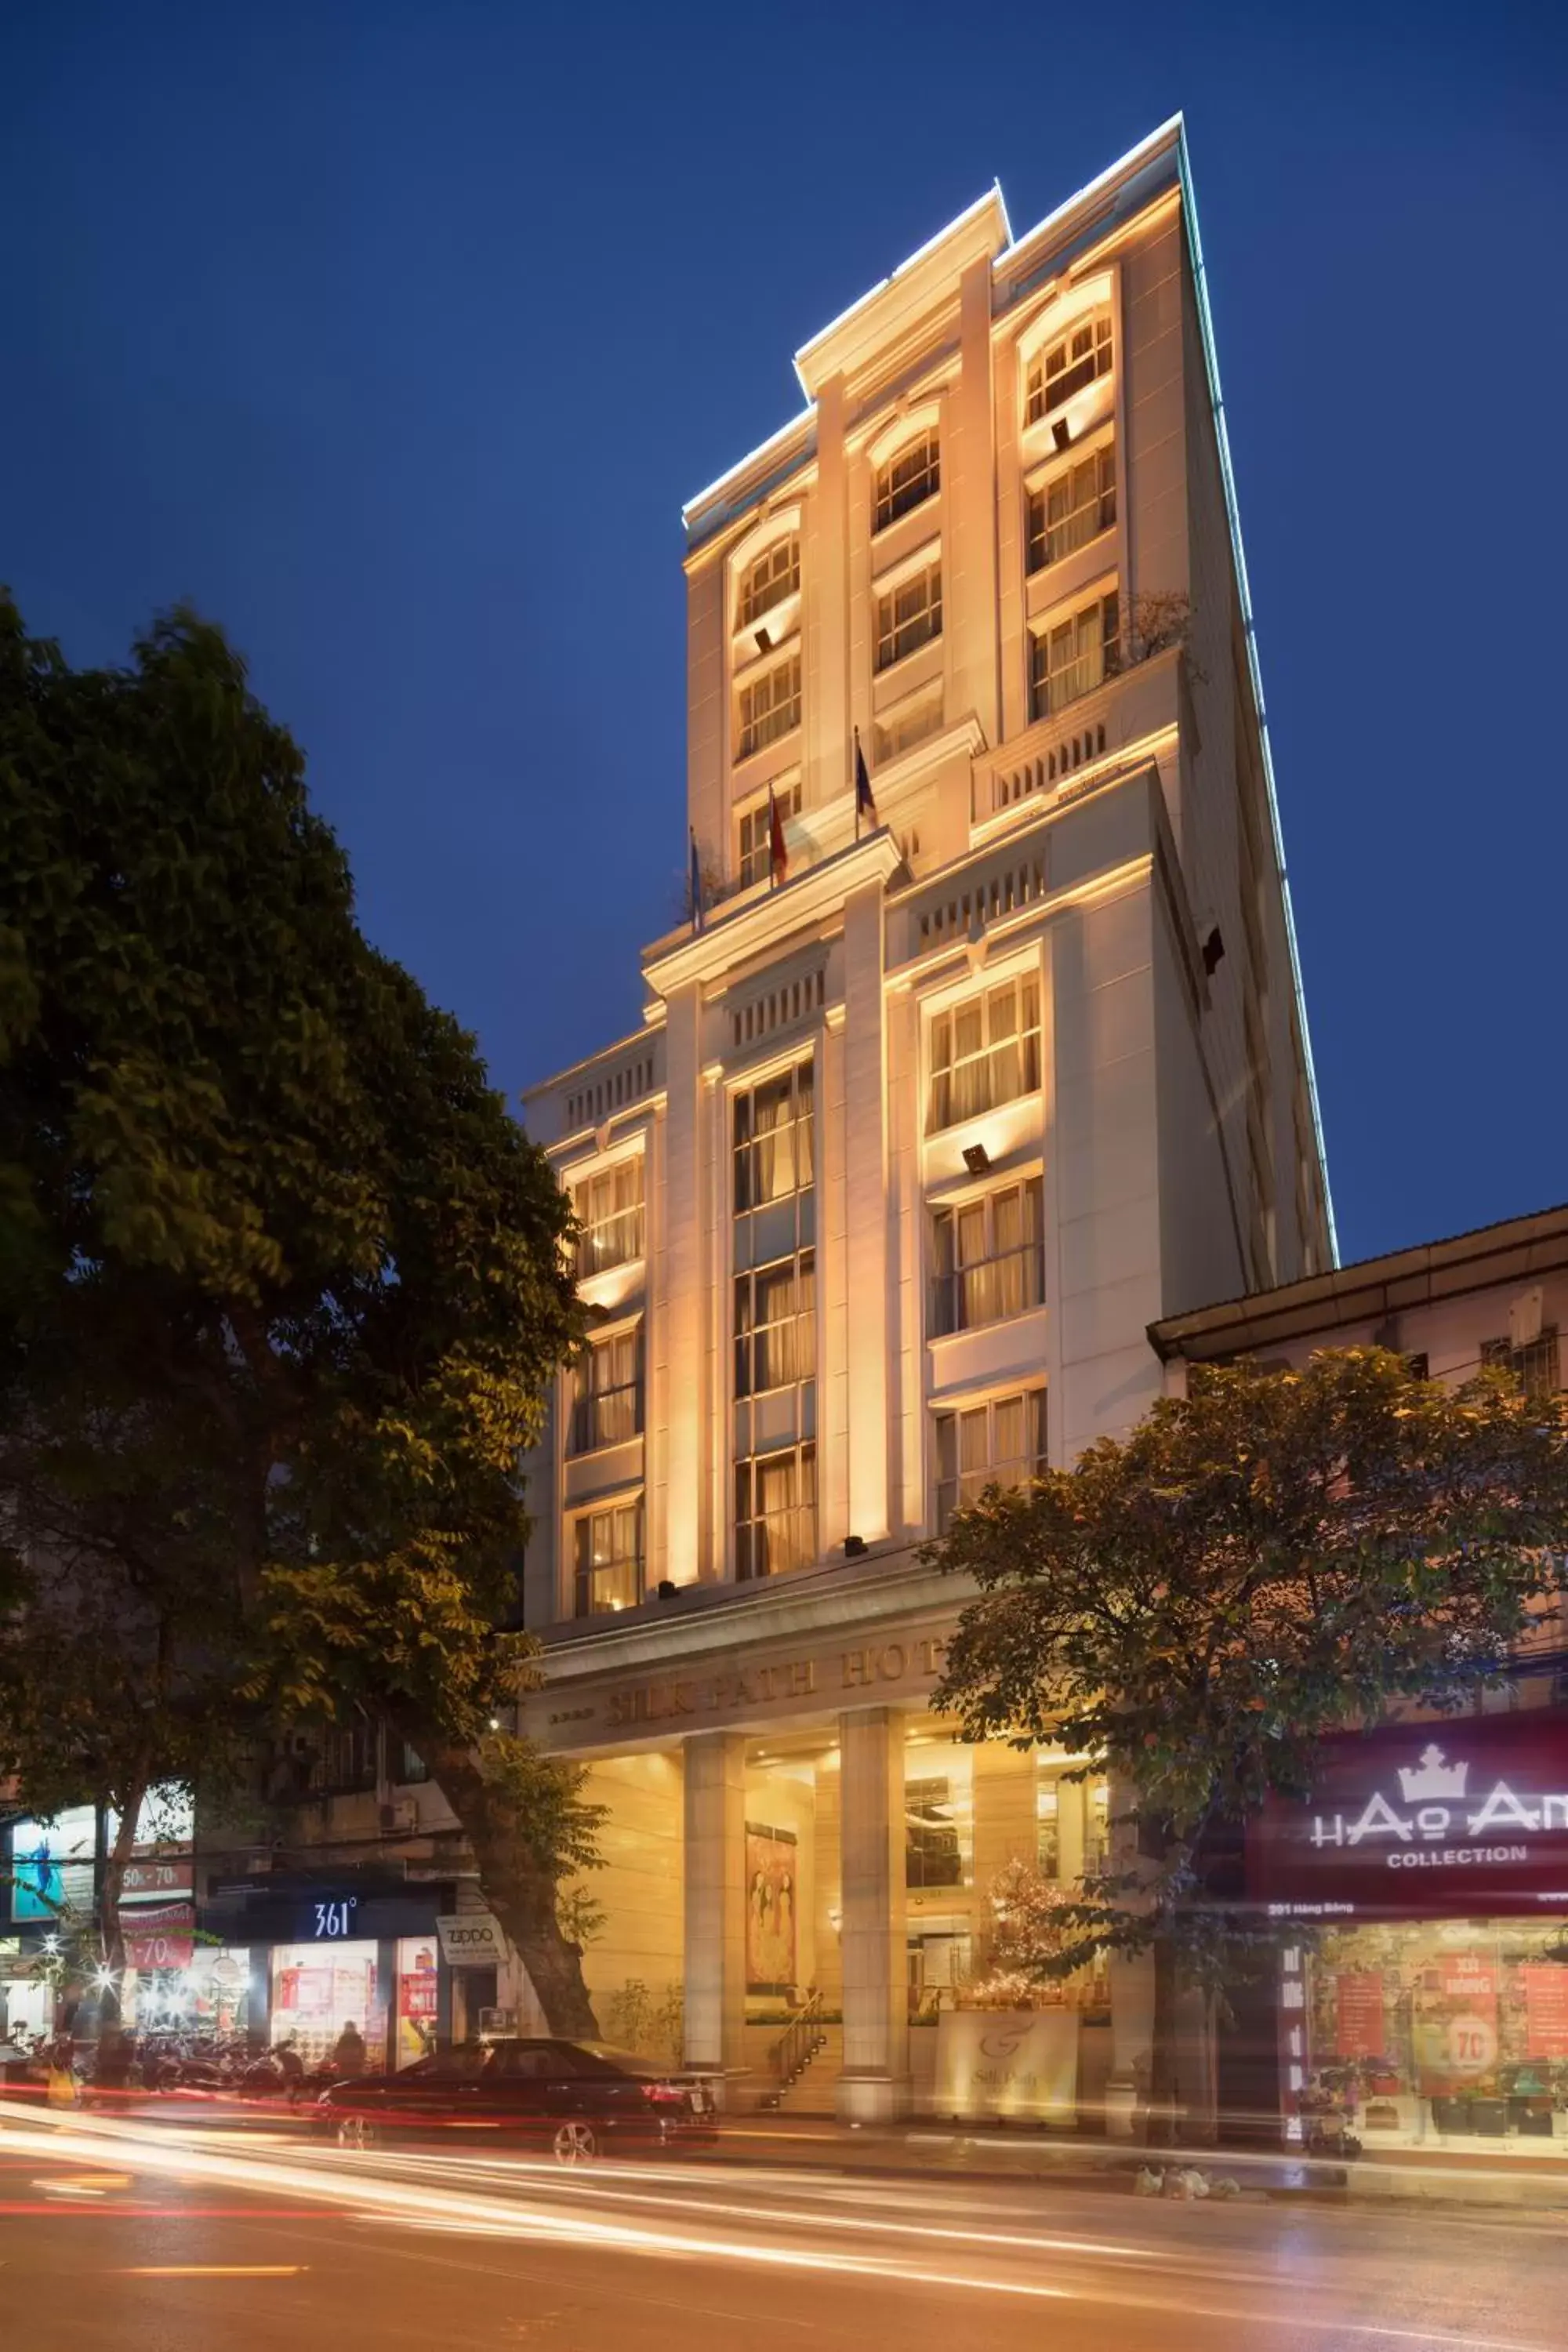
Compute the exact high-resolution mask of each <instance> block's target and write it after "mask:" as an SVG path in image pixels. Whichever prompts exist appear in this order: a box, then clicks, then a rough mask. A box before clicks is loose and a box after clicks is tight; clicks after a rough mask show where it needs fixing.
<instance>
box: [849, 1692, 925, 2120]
mask: <svg viewBox="0 0 1568 2352" xmlns="http://www.w3.org/2000/svg"><path fill="white" fill-rule="evenodd" d="M838 1758H839V1775H838V1777H839V1783H840V1788H839V1801H840V1804H841V1807H842V1839H843V1843H842V1849H841V1852H842V1864H841V1868H842V1879H841V1884H840V1890H839V1903H840V1908H841V1910H842V1913H843V1919H844V1927H843V1948H844V2071H843V2073H842V2074H841V2075H840V2076H839V2079H838V2113H839V2116H840V2117H841V2118H842V2120H843V2121H845V2122H846V2123H879V2122H882V2121H884V2120H885V2119H886V2118H887V2117H888V2116H900V2115H903V2114H904V2113H906V2112H907V2110H908V2107H909V2105H910V2063H909V2051H910V2002H909V1960H908V1956H907V1953H906V1950H905V1927H904V1920H905V1902H904V1843H905V1838H904V1719H903V1717H902V1716H901V1715H900V1714H897V1713H895V1711H894V1710H893V1709H892V1708H891V1707H886V1706H867V1707H857V1708H856V1709H855V1710H854V1711H853V1713H851V1714H847V1715H841V1716H840V1717H839V1718H838Z"/></svg>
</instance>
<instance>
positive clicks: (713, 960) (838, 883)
mask: <svg viewBox="0 0 1568 2352" xmlns="http://www.w3.org/2000/svg"><path fill="white" fill-rule="evenodd" d="M903 862H904V861H903V854H902V852H901V851H900V847H899V845H898V843H897V842H896V841H895V840H894V839H893V836H892V835H891V834H890V833H889V831H888V828H887V827H886V825H882V826H879V828H878V830H877V831H876V832H875V833H868V834H867V835H865V837H864V838H863V839H862V840H860V841H853V842H851V843H850V845H849V846H848V847H847V849H840V850H839V851H837V853H836V855H835V856H831V857H825V858H823V859H822V861H821V862H820V864H818V865H816V866H807V868H806V870H805V873H804V874H802V875H800V876H798V877H796V879H795V881H793V882H786V883H785V884H784V887H783V889H781V890H770V891H769V892H768V894H767V896H766V898H757V899H753V900H752V903H751V905H749V906H746V907H742V908H738V909H737V910H736V911H735V912H734V913H733V914H731V915H724V914H721V915H719V916H717V917H715V918H714V919H712V920H711V921H710V922H707V923H705V924H704V925H703V927H702V929H700V931H689V932H687V933H686V934H685V936H684V937H683V938H682V939H681V940H680V941H679V944H678V945H676V946H675V947H672V948H669V949H668V950H663V951H662V952H661V948H662V943H660V945H659V946H656V947H655V948H654V949H653V950H649V951H647V952H645V954H644V958H643V978H644V980H645V981H646V982H647V985H648V987H649V989H650V990H652V992H654V994H655V995H656V996H658V997H670V996H674V995H675V994H677V993H678V992H679V991H680V990H681V989H685V988H690V987H691V986H692V985H693V984H694V983H697V982H711V981H714V980H717V979H719V978H720V977H721V975H722V974H723V973H725V972H727V971H730V970H731V968H732V967H733V966H734V965H735V964H737V963H742V962H747V961H751V959H752V958H753V957H755V956H760V955H763V954H766V953H767V952H768V951H769V950H774V949H777V948H778V947H780V946H782V945H783V943H784V940H787V939H790V938H792V937H793V936H794V934H795V932H797V931H800V930H804V929H809V928H812V927H814V926H816V925H820V924H821V923H822V921H823V920H824V919H825V918H827V917H830V916H834V915H837V913H838V912H839V911H840V910H841V908H843V906H844V902H845V900H846V899H847V898H851V897H852V896H853V895H854V893H855V892H856V891H857V890H864V889H865V888H867V887H868V885H870V884H871V883H874V882H876V883H880V884H881V885H882V887H884V888H886V887H887V885H888V884H889V882H890V881H891V880H892V878H893V876H894V875H895V874H897V873H898V872H899V871H900V868H901V866H902V865H903Z"/></svg>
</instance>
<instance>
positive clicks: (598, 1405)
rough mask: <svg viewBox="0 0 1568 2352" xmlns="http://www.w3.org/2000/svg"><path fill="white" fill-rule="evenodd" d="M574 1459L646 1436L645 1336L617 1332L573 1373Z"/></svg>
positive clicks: (570, 1440) (569, 1446)
mask: <svg viewBox="0 0 1568 2352" xmlns="http://www.w3.org/2000/svg"><path fill="white" fill-rule="evenodd" d="M572 1377H573V1386H574V1395H573V1401H572V1422H571V1427H570V1429H569V1431H568V1433H567V1441H566V1451H567V1452H568V1454H591V1453H592V1452H593V1451H594V1449H595V1446H599V1445H622V1444H625V1443H626V1439H627V1438H628V1437H637V1436H638V1435H640V1434H641V1431H642V1331H641V1327H640V1326H638V1327H637V1328H634V1329H632V1330H630V1331H617V1332H616V1334H615V1336H614V1337H613V1338H612V1339H595V1341H594V1342H593V1344H592V1345H591V1347H590V1348H589V1349H588V1353H587V1356H586V1358H585V1360H584V1361H583V1362H582V1363H580V1364H579V1365H577V1366H576V1368H575V1370H574V1372H573V1376H572Z"/></svg>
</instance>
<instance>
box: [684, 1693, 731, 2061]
mask: <svg viewBox="0 0 1568 2352" xmlns="http://www.w3.org/2000/svg"><path fill="white" fill-rule="evenodd" d="M683 1748H684V1760H685V1780H686V2063H687V2064H688V2065H689V2066H714V2067H724V2068H730V2067H738V2066H739V2065H740V2064H741V2063H742V2028H743V2026H744V2024H745V2021H746V1743H745V1741H744V1740H743V1739H741V1738H736V1737H735V1735H734V1734H733V1733H731V1732H727V1731H720V1732H697V1733H694V1734H692V1735H691V1736H690V1737H689V1738H687V1739H686V1740H685V1742H684V1743H683Z"/></svg>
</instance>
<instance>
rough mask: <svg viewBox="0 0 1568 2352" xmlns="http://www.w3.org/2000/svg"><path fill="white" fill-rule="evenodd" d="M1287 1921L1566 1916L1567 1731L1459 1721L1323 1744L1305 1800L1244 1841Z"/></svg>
mask: <svg viewBox="0 0 1568 2352" xmlns="http://www.w3.org/2000/svg"><path fill="white" fill-rule="evenodd" d="M1247 1887H1248V1892H1249V1894H1250V1895H1251V1896H1252V1898H1253V1900H1254V1901H1255V1902H1258V1903H1260V1904H1262V1905H1263V1906H1264V1907H1265V1908H1266V1909H1267V1910H1268V1911H1269V1912H1271V1913H1272V1914H1274V1915H1275V1916H1277V1917H1281V1918H1300V1919H1333V1918H1378V1917H1381V1918H1423V1917H1446V1918H1460V1919H1473V1918H1487V1917H1509V1916H1516V1917H1517V1916H1530V1915H1531V1914H1534V1915H1535V1916H1539V1915H1540V1914H1541V1912H1542V1910H1563V1911H1568V1717H1563V1716H1561V1715H1556V1714H1549V1713H1546V1712H1542V1713H1540V1714H1534V1713H1530V1714H1520V1715H1506V1716H1496V1715H1494V1716H1462V1717H1455V1718H1450V1719H1449V1720H1448V1721H1447V1722H1443V1723H1421V1724H1406V1725H1401V1726H1398V1727H1385V1728H1384V1729H1382V1730H1379V1731H1373V1732H1368V1733H1365V1734H1363V1735H1362V1736H1360V1737H1355V1736H1350V1737H1347V1738H1335V1739H1329V1740H1325V1741H1324V1743H1323V1747H1322V1751H1321V1763H1320V1767H1319V1770H1318V1773H1317V1776H1316V1780H1315V1783H1314V1786H1313V1790H1312V1794H1311V1796H1310V1798H1309V1799H1308V1800H1307V1801H1305V1802H1304V1803H1294V1802H1290V1801H1287V1800H1285V1799H1283V1798H1271V1799H1270V1800H1269V1801H1268V1804H1267V1805H1266V1806H1265V1808H1264V1810H1263V1811H1262V1812H1261V1813H1260V1814H1259V1815H1258V1818H1257V1820H1256V1821H1254V1822H1252V1823H1251V1824H1250V1825H1249V1827H1248V1831H1247Z"/></svg>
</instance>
